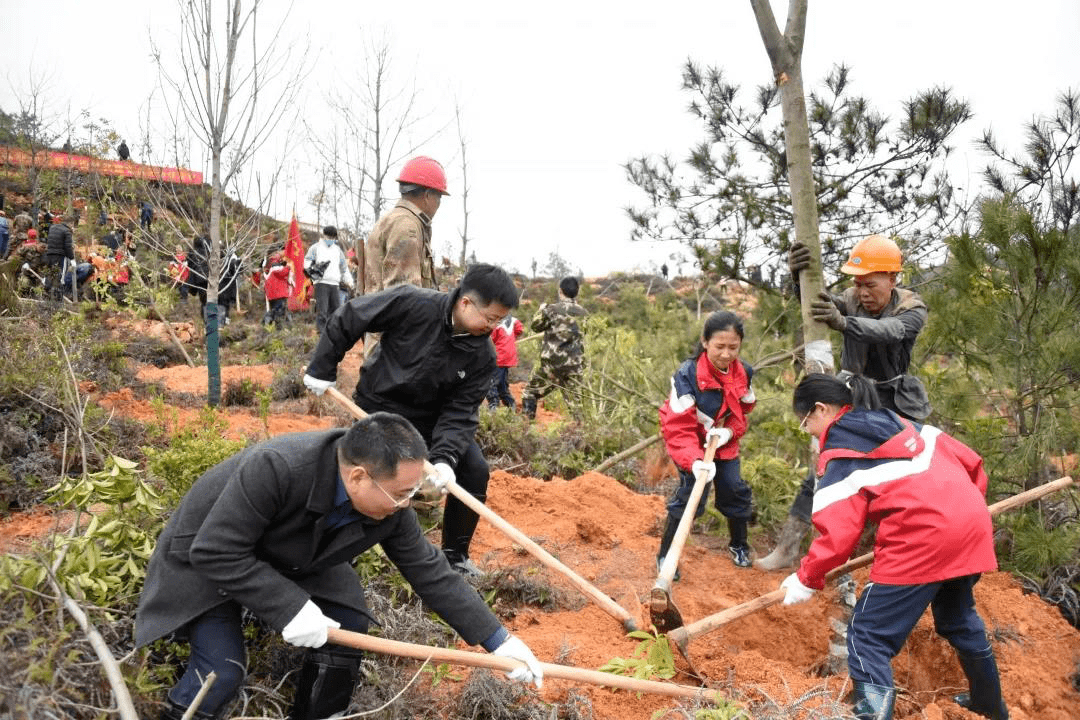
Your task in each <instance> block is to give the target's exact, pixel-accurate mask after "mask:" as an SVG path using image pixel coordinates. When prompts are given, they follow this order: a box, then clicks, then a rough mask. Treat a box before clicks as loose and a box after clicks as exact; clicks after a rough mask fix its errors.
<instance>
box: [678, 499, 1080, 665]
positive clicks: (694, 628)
mask: <svg viewBox="0 0 1080 720" xmlns="http://www.w3.org/2000/svg"><path fill="white" fill-rule="evenodd" d="M1070 484H1072V478H1070V477H1063V478H1058V479H1057V480H1054V481H1053V482H1049V483H1046V484H1045V485H1040V486H1039V487H1036V488H1032V489H1030V490H1025V491H1024V492H1022V493H1017V494H1016V495H1013V496H1012V497H1009V498H1005V499H1004V500H1001V501H999V502H996V503H994V504H993V505H991V506H990V507H989V508H988V509H989V510H990V514H991V515H998V514H1000V513H1003V512H1005V511H1006V510H1012V509H1013V508H1016V507H1020V506H1021V505H1025V504H1027V503H1029V502H1031V501H1032V500H1038V499H1039V498H1041V497H1043V496H1045V495H1049V494H1050V493H1054V492H1057V491H1058V490H1061V489H1062V488H1066V487H1068V486H1069V485H1070ZM873 560H874V553H872V552H870V553H866V554H865V555H860V556H859V557H857V558H854V559H853V560H848V561H847V562H846V563H844V564H843V565H841V566H839V567H837V568H833V569H832V570H831V571H829V573H828V574H826V575H825V581H826V582H828V581H830V580H834V579H835V578H837V577H839V576H841V575H843V574H844V573H849V572H851V571H852V570H857V569H859V568H861V567H865V566H867V565H869V564H870V563H871V562H873ZM786 594H787V591H786V590H784V589H783V588H779V589H777V590H773V591H772V592H769V593H765V594H764V595H761V596H758V597H756V598H754V599H753V600H747V601H746V602H744V603H742V604H741V605H735V606H733V607H729V608H728V609H727V610H722V611H720V612H718V613H716V614H715V615H709V616H708V617H704V618H702V619H701V620H698V621H696V622H692V623H690V624H689V625H686V626H684V627H680V628H677V629H676V630H674V631H672V632H670V633H668V639H669V640H671V641H673V642H674V643H675V647H677V648H678V649H679V651H680V652H681V653H682V654H683V656H684V657H688V656H687V650H688V648H687V645H688V644H689V642H690V639H691V638H696V637H701V636H702V635H707V634H709V633H711V632H712V631H714V630H717V629H719V628H720V627H722V626H724V625H727V624H728V623H729V622H731V621H733V620H738V619H739V618H741V617H745V616H747V615H749V614H751V613H755V612H757V611H758V610H764V609H765V608H767V607H771V606H773V605H775V604H776V603H778V602H781V601H783V599H784V595H786Z"/></svg>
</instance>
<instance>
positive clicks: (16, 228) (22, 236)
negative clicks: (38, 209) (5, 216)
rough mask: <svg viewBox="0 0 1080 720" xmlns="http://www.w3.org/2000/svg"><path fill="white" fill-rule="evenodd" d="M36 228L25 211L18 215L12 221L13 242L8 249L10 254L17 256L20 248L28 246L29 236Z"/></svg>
mask: <svg viewBox="0 0 1080 720" xmlns="http://www.w3.org/2000/svg"><path fill="white" fill-rule="evenodd" d="M33 227H34V221H33V219H32V218H31V217H30V215H29V214H27V212H26V211H25V210H23V211H22V212H21V213H19V214H18V215H16V216H15V217H14V218H13V219H12V221H11V234H12V242H11V247H9V248H8V252H9V253H10V254H12V255H13V254H15V251H16V250H18V249H19V246H21V245H25V244H26V239H27V234H28V233H29V232H30V229H31V228H33Z"/></svg>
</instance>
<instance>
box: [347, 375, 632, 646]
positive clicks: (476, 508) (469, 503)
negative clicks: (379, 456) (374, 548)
mask: <svg viewBox="0 0 1080 720" xmlns="http://www.w3.org/2000/svg"><path fill="white" fill-rule="evenodd" d="M326 394H327V395H329V396H330V397H332V398H334V400H336V401H337V402H338V404H339V405H341V406H342V407H343V408H345V409H346V410H348V411H349V413H350V414H351V415H352V416H353V417H355V418H356V419H357V420H363V419H364V418H366V417H367V416H368V415H367V413H366V412H364V410H363V409H362V408H361V407H360V406H358V405H357V404H356V403H354V402H353V401H352V400H350V399H349V398H348V397H347V396H346V395H345V394H344V393H343V392H341V391H340V390H338V389H337V388H335V387H333V386H331V387H329V388H327V389H326ZM433 472H434V469H433V468H432V466H431V463H429V462H427V461H426V460H425V461H424V474H425V476H427V475H431V474H432V473H433ZM446 491H447V492H448V493H450V494H451V495H453V496H454V497H456V498H457V499H458V500H460V501H461V502H462V503H463V504H464V505H465V506H466V507H468V508H469V509H470V510H472V511H473V512H475V513H476V514H477V515H479V516H480V517H482V518H484V519H485V520H487V521H488V522H490V523H491V524H492V525H494V526H495V527H496V528H498V529H499V530H501V531H502V532H503V534H504V535H506V536H508V537H509V538H510V539H511V540H513V541H514V542H516V543H518V544H519V545H521V546H522V547H523V548H525V550H527V551H528V552H529V554H531V555H532V556H533V557H535V558H536V559H537V560H539V561H540V562H541V563H542V564H543V565H544V566H545V567H548V568H551V569H552V570H555V571H556V572H560V573H562V574H563V575H565V576H566V577H567V578H568V579H569V580H570V582H572V583H573V584H574V586H575V587H577V588H578V590H580V591H581V592H582V593H584V594H585V595H586V596H587V597H588V598H589V599H591V600H592V601H593V602H594V603H596V604H597V605H599V606H600V609H601V610H603V611H604V612H606V613H608V614H609V615H611V616H612V617H613V618H615V619H616V620H618V621H619V622H621V623H622V626H623V628H624V629H625V630H626V631H627V632H632V631H634V630H637V623H635V622H634V619H633V618H632V617H630V613H628V612H627V611H626V610H624V609H623V608H622V606H621V605H619V604H618V603H616V602H615V601H614V600H612V599H611V598H609V597H608V596H607V595H605V594H604V593H602V592H600V589H599V588H597V587H596V586H595V585H592V584H591V583H590V582H589V581H588V580H586V579H585V578H583V577H581V576H580V575H578V574H577V573H576V572H574V571H573V570H571V569H570V568H568V567H566V565H564V564H562V563H561V562H559V561H558V560H556V559H555V558H554V557H552V555H551V554H550V553H549V552H548V551H547V550H544V548H542V547H540V546H539V545H537V544H536V543H535V542H533V541H532V540H531V539H530V538H529V537H528V536H527V535H525V533H523V532H521V531H520V530H518V529H517V528H515V527H514V526H513V525H511V524H510V523H508V522H506V521H505V520H503V519H502V518H501V517H499V516H498V515H497V514H496V513H495V511H494V510H492V509H491V508H489V507H487V506H486V505H484V503H482V502H480V501H479V500H477V499H476V498H474V497H473V496H472V495H470V494H469V492H468V491H467V490H465V488H463V487H461V486H460V485H458V484H457V483H456V482H454V481H451V482H450V483H449V484H447V486H446Z"/></svg>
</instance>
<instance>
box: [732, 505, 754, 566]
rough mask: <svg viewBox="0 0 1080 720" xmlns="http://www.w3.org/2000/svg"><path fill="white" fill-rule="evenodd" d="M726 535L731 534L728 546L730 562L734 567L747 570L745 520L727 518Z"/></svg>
mask: <svg viewBox="0 0 1080 720" xmlns="http://www.w3.org/2000/svg"><path fill="white" fill-rule="evenodd" d="M727 526H728V533H730V534H731V542H730V543H729V544H728V552H730V553H731V561H732V562H733V563H735V566H736V567H741V568H748V567H750V565H751V564H752V563H751V561H750V543H749V542H747V540H746V538H747V522H746V519H745V518H730V517H729V518H728V519H727Z"/></svg>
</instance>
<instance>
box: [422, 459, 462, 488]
mask: <svg viewBox="0 0 1080 720" xmlns="http://www.w3.org/2000/svg"><path fill="white" fill-rule="evenodd" d="M432 468H433V469H434V470H435V472H433V473H431V474H430V475H428V477H427V481H428V482H429V483H431V486H432V487H433V488H435V489H436V490H438V491H439V492H441V493H442V494H443V495H445V494H446V486H447V485H449V484H450V483H452V482H454V481H455V480H456V479H457V477H456V476H455V475H454V468H452V467H450V466H449V465H447V464H446V463H444V462H440V463H435V464H434V465H433V466H432Z"/></svg>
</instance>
